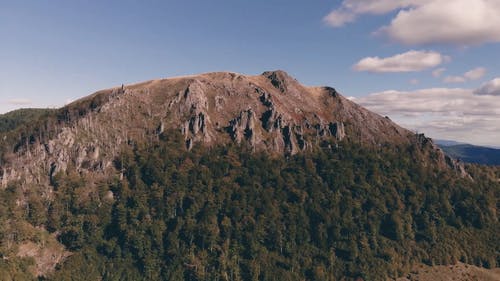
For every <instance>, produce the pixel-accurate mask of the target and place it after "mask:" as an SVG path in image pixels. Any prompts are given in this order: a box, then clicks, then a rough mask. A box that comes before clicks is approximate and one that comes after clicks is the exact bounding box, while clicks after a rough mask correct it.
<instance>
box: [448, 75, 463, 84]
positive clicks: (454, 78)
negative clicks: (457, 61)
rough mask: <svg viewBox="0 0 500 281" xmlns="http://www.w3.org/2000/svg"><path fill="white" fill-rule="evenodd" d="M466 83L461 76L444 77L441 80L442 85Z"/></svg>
mask: <svg viewBox="0 0 500 281" xmlns="http://www.w3.org/2000/svg"><path fill="white" fill-rule="evenodd" d="M465 81H467V80H466V79H465V78H464V77H462V76H451V75H450V76H446V77H445V78H444V80H443V82H444V83H464V82H465Z"/></svg>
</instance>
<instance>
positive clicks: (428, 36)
mask: <svg viewBox="0 0 500 281" xmlns="http://www.w3.org/2000/svg"><path fill="white" fill-rule="evenodd" d="M392 11H398V13H397V15H396V16H395V17H394V18H393V19H392V20H391V22H390V24H389V25H387V26H384V27H382V28H380V29H379V30H378V31H377V32H376V34H383V35H386V36H387V37H389V38H391V39H393V40H395V41H397V42H400V43H403V44H408V45H421V44H432V43H451V44H457V45H461V46H464V45H465V46H467V45H478V44H482V43H487V42H500V28H498V27H499V26H500V1H499V0H378V1H373V0H344V1H343V2H342V4H341V5H340V7H339V8H337V9H335V10H334V11H332V12H331V13H330V14H329V15H327V16H326V17H325V18H324V21H325V22H326V23H327V24H329V25H331V26H333V27H340V26H342V25H345V24H346V23H349V22H353V21H355V20H356V18H357V17H359V16H360V15H363V14H372V15H381V14H387V13H389V12H392Z"/></svg>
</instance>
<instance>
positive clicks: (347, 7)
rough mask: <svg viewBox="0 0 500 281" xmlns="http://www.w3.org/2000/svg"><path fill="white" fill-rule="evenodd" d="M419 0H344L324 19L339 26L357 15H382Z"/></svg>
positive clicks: (352, 19) (331, 24)
mask: <svg viewBox="0 0 500 281" xmlns="http://www.w3.org/2000/svg"><path fill="white" fill-rule="evenodd" d="M420 2H423V1H421V0H420V1H419V0H413V1H412V0H378V1H373V0H344V1H343V2H342V4H341V5H340V7H339V8H338V9H335V10H333V11H332V12H330V13H329V14H328V15H327V16H326V17H324V19H323V20H324V21H325V22H326V23H327V24H328V25H330V26H333V27H341V26H343V25H345V24H347V23H350V22H354V21H355V20H356V18H357V17H358V16H359V15H362V14H372V15H382V14H385V13H388V12H390V11H393V10H395V9H401V8H405V7H412V6H414V4H415V3H420Z"/></svg>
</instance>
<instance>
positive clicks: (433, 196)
mask: <svg viewBox="0 0 500 281" xmlns="http://www.w3.org/2000/svg"><path fill="white" fill-rule="evenodd" d="M182 147H184V145H183V139H181V137H180V136H179V135H178V134H175V133H172V132H169V133H164V134H162V135H161V136H160V140H159V141H157V142H155V143H154V144H147V145H146V144H143V143H133V144H131V145H130V146H126V147H124V148H123V152H122V153H121V155H120V157H118V158H117V159H116V161H115V165H116V168H117V170H118V171H123V177H120V175H116V177H114V178H112V179H108V180H103V181H99V182H95V181H92V180H91V179H89V178H86V177H85V176H84V175H80V174H77V173H76V172H74V171H73V172H72V171H69V172H68V173H66V174H59V175H58V176H57V177H56V179H55V180H54V182H53V190H54V198H53V199H52V200H51V201H50V202H48V201H44V200H43V199H41V197H40V196H38V195H37V194H32V196H30V195H29V194H28V196H27V198H28V199H27V200H28V207H29V208H23V209H20V208H19V207H18V206H17V204H16V203H15V201H16V200H15V198H17V196H19V193H20V192H21V191H20V190H19V188H18V187H17V186H16V185H15V183H13V184H11V186H9V187H8V188H6V189H4V190H1V191H0V215H1V218H0V220H1V221H0V238H1V239H2V241H5V237H7V236H8V235H11V233H12V226H11V225H12V224H14V223H20V222H23V221H27V222H29V223H30V224H31V225H33V226H36V227H44V228H46V229H47V230H48V231H49V232H51V233H55V234H57V238H58V240H59V241H60V242H61V243H63V244H64V245H65V246H66V247H67V249H69V250H70V251H71V252H73V255H71V256H70V257H69V258H67V259H66V261H65V262H64V263H62V264H60V265H59V266H58V267H57V269H56V271H55V272H53V273H52V274H49V275H48V276H45V277H42V278H41V279H43V280H344V279H345V280H351V279H356V278H359V277H361V278H363V279H364V280H385V278H387V277H396V276H400V275H402V274H404V273H405V272H408V271H409V270H410V267H411V265H412V264H415V263H421V262H423V263H426V264H430V265H432V264H451V263H455V262H457V261H463V262H466V263H470V264H476V265H480V266H484V267H495V266H497V265H499V264H500V254H499V253H500V244H499V243H498V241H500V235H499V233H500V223H499V219H498V218H499V212H498V200H499V198H500V184H499V182H498V181H497V178H498V177H500V171H499V170H498V169H495V168H493V167H482V166H472V165H471V166H468V171H469V173H470V174H471V175H472V177H473V179H474V180H471V179H468V178H459V177H457V175H456V174H455V173H454V172H453V171H451V170H448V171H444V170H439V169H437V168H436V167H434V166H433V165H429V164H428V161H427V162H426V161H425V160H426V158H425V157H428V156H425V155H427V154H426V153H424V152H423V151H424V150H425V147H424V148H422V147H421V146H419V145H417V144H414V145H411V146H384V147H378V148H373V147H372V148H368V147H363V146H360V145H358V144H353V143H345V142H341V143H338V144H337V143H323V144H322V145H321V146H320V147H318V148H317V149H316V151H314V152H312V153H307V154H300V155H296V156H293V157H289V158H284V157H279V156H270V155H268V154H266V153H254V152H252V151H251V150H250V149H248V148H246V147H244V146H236V145H233V146H226V147H223V146H217V147H213V148H210V149H208V148H204V147H201V146H200V147H196V146H195V147H194V149H192V150H191V151H186V150H184V149H182ZM25 193H26V192H25ZM15 229H17V230H16V235H15V237H13V238H12V239H13V240H16V241H22V240H23V239H24V240H27V239H29V240H33V241H36V239H37V237H36V235H33V234H32V233H30V231H28V230H26V231H22V230H20V228H15ZM7 249H8V248H7V247H6V245H5V243H3V244H2V245H1V247H0V255H1V256H2V257H6V256H8V253H7V251H8V250H7ZM10 251H12V250H10ZM32 264H33V260H31V259H21V258H15V259H5V258H4V259H0V273H3V274H1V275H2V276H7V275H8V276H10V277H11V278H12V279H15V280H29V278H31V277H30V275H29V274H28V273H27V272H28V270H27V268H29V267H30V266H31V265H32Z"/></svg>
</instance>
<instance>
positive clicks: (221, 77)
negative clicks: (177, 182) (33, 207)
mask: <svg viewBox="0 0 500 281" xmlns="http://www.w3.org/2000/svg"><path fill="white" fill-rule="evenodd" d="M171 129H173V130H179V131H180V132H181V133H182V135H183V136H184V139H185V146H186V147H187V148H188V149H189V148H191V147H192V146H193V145H194V144H195V143H202V144H204V145H207V146H212V145H214V144H224V143H229V142H237V143H246V144H248V145H250V146H251V147H252V148H253V149H255V150H265V151H269V152H271V153H275V154H276V153H277V154H285V155H291V154H295V153H298V152H300V151H307V150H310V149H311V148H312V147H314V146H315V145H317V144H318V143H320V142H321V141H322V140H324V139H326V138H329V139H336V140H338V141H340V140H346V141H350V142H359V143H363V144H367V145H375V146H376V145H383V144H385V143H392V144H394V143H410V142H412V141H415V134H413V133H412V132H410V131H408V130H406V129H404V128H401V127H400V126H398V125H396V124H395V123H393V122H392V121H391V120H390V119H389V118H386V117H382V116H380V115H378V114H375V113H373V112H370V111H368V110H366V109H365V108H363V107H361V106H359V105H357V104H355V103H354V102H352V101H350V100H348V99H346V98H345V97H343V96H342V95H340V94H339V93H338V92H337V91H336V90H335V89H333V88H330V87H306V86H303V85H301V84H300V83H299V82H297V81H296V80H295V79H294V78H292V77H290V76H289V75H288V74H287V73H285V72H284V71H270V72H264V73H263V74H261V75H257V76H245V75H240V74H236V73H228V72H216V73H207V74H201V75H196V76H185V77H177V78H170V79H162V80H152V81H148V82H144V83H139V84H135V85H129V86H121V87H116V88H112V89H108V90H103V91H99V92H97V93H95V94H93V95H91V96H88V97H86V98H83V99H81V100H78V101H76V102H74V103H72V104H70V105H68V106H66V107H64V108H62V109H60V110H59V113H58V115H57V118H56V119H55V120H52V121H50V120H48V121H47V122H45V123H44V124H43V126H41V128H38V129H37V130H36V132H33V133H32V134H28V135H25V136H23V137H22V138H21V140H19V141H18V144H17V145H16V146H15V148H14V149H13V150H12V151H10V152H9V153H7V154H5V155H3V157H2V161H1V163H0V182H1V183H2V185H3V186H5V185H6V184H7V183H8V182H10V181H12V180H19V181H23V183H26V184H40V185H44V184H47V182H48V181H49V180H50V177H51V176H53V175H54V174H56V173H57V172H59V171H65V170H66V169H68V168H69V167H74V168H75V169H77V170H78V171H80V172H85V173H86V172H93V171H98V172H101V173H105V171H107V170H110V169H112V168H113V167H112V166H113V165H112V161H113V159H114V157H116V156H117V155H118V154H119V151H120V146H121V145H122V144H126V143H130V142H131V141H134V140H138V139H141V140H149V139H151V140H153V139H154V138H155V137H158V135H160V134H162V133H165V132H167V131H168V130H171ZM4 139H5V138H4ZM442 157H444V156H442Z"/></svg>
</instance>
